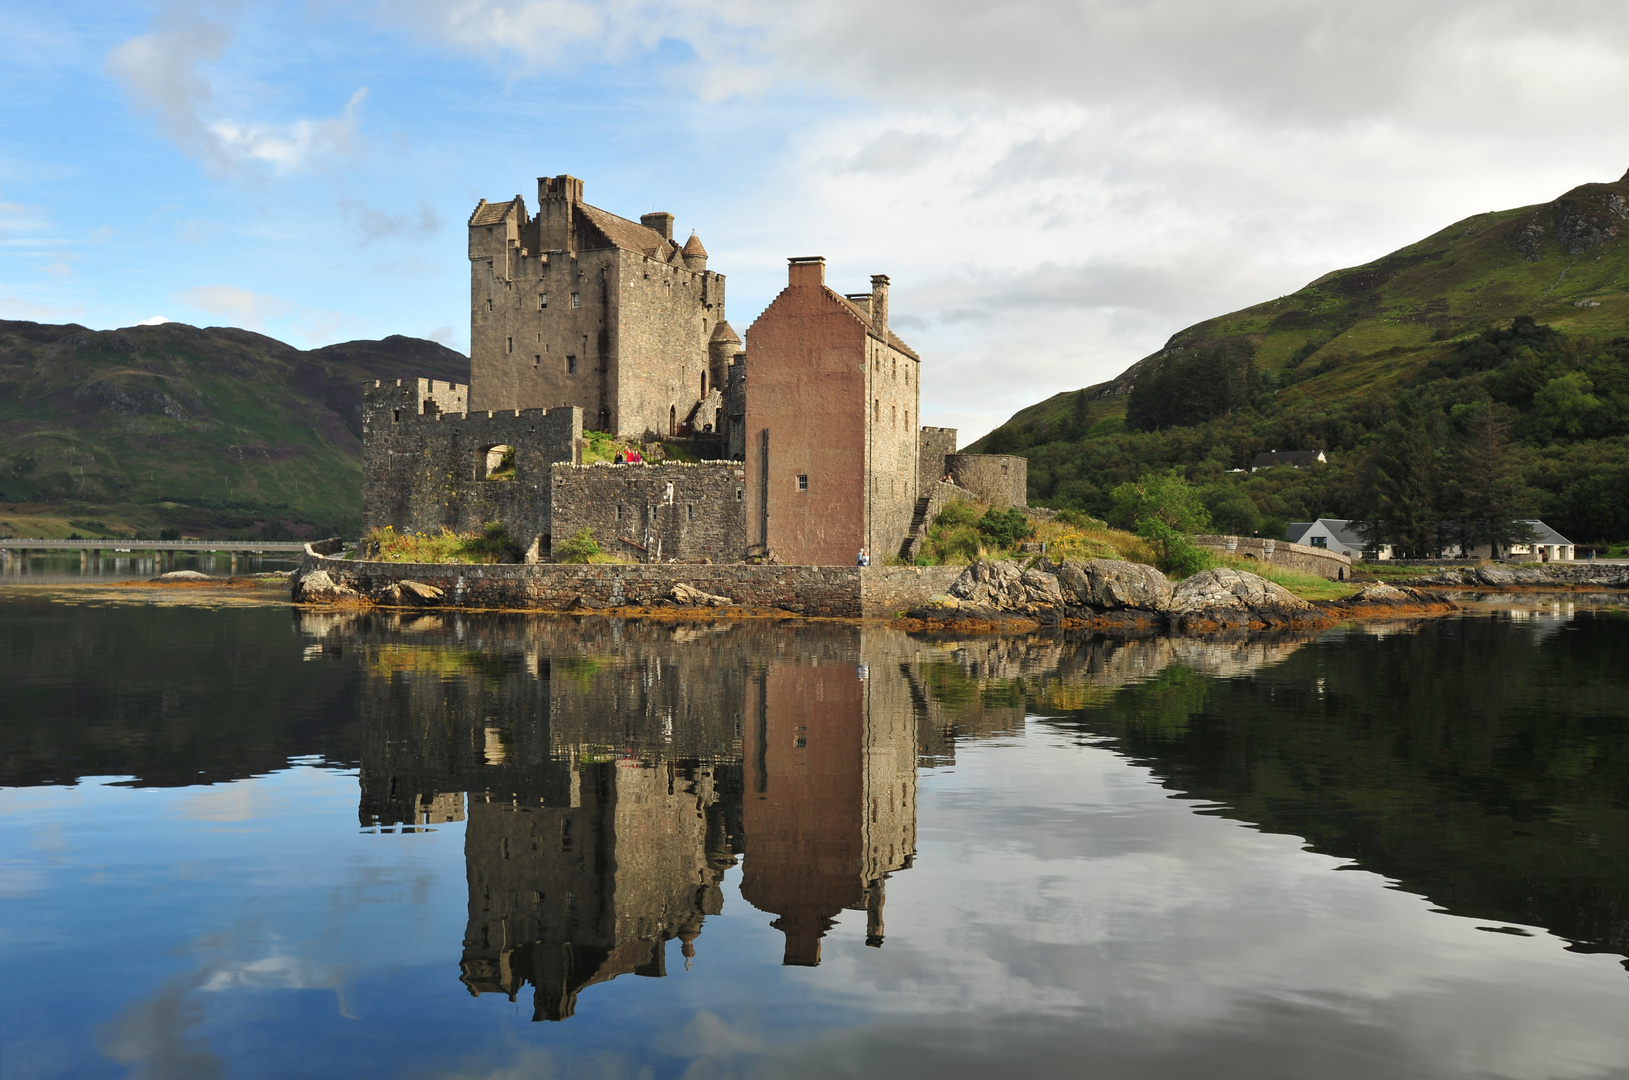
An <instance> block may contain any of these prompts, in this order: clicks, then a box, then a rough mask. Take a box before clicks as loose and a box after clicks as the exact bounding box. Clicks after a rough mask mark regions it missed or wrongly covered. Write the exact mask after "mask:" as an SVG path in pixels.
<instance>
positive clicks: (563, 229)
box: [537, 176, 583, 251]
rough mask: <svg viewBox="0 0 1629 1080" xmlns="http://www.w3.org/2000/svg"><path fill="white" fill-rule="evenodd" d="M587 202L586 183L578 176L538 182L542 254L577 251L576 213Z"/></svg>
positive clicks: (541, 178) (538, 228)
mask: <svg viewBox="0 0 1629 1080" xmlns="http://www.w3.org/2000/svg"><path fill="white" fill-rule="evenodd" d="M582 201H583V182H582V181H581V180H579V179H577V178H576V177H575V176H540V177H538V178H537V247H538V250H539V251H576V250H577V228H576V219H575V210H576V208H577V206H578V204H580V203H581V202H582Z"/></svg>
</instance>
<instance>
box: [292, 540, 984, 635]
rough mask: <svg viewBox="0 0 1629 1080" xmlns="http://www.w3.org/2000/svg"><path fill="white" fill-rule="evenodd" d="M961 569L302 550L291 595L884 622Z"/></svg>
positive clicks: (517, 607)
mask: <svg viewBox="0 0 1629 1080" xmlns="http://www.w3.org/2000/svg"><path fill="white" fill-rule="evenodd" d="M964 569H965V567H960V566H923V567H916V566H864V567H861V566H757V565H750V564H743V563H720V564H705V563H702V564H698V563H688V564H682V563H660V564H658V563H638V564H630V565H621V564H598V565H588V566H582V565H567V564H561V563H541V564H534V565H526V564H522V563H491V564H469V563H394V562H392V563H387V562H367V561H362V560H354V559H337V558H329V557H327V556H325V555H322V554H319V553H318V552H316V551H313V550H309V549H308V552H307V554H306V556H305V557H304V558H303V559H302V560H301V561H300V568H299V569H298V570H297V571H295V574H294V579H293V585H292V587H293V589H294V591H295V596H296V598H298V597H299V595H300V587H301V582H302V581H303V579H304V578H305V577H306V576H308V575H309V574H311V573H313V572H315V571H318V570H322V571H325V572H326V573H327V574H328V576H329V578H331V579H332V580H333V581H334V582H336V583H337V584H340V585H343V586H346V587H348V588H350V589H353V590H355V591H356V592H357V593H358V594H360V595H361V597H362V598H364V599H366V598H367V597H370V596H375V595H378V594H381V593H384V592H386V591H387V590H389V589H390V587H391V586H392V585H395V584H396V583H398V582H402V581H413V582H417V583H419V584H420V585H429V586H432V587H433V588H436V589H439V590H441V592H442V594H443V596H442V598H441V599H440V601H439V602H438V603H436V604H435V605H434V606H445V607H459V608H501V609H509V610H526V611H567V610H572V609H574V608H582V607H590V608H620V607H650V606H654V605H657V604H659V603H661V602H662V601H664V600H665V599H666V598H667V596H668V594H669V593H670V592H672V590H673V587H674V586H675V585H678V584H684V585H689V586H690V587H692V588H695V589H700V590H701V591H702V592H705V593H711V594H713V595H716V596H727V597H729V598H730V599H731V601H733V603H734V606H737V607H744V608H778V609H780V610H782V611H788V612H792V613H794V614H798V615H810V616H832V617H836V618H848V619H861V618H864V619H872V618H892V617H893V616H895V615H897V614H898V613H899V612H901V611H905V610H907V609H909V608H912V607H916V606H919V605H921V604H923V603H926V602H927V600H928V598H929V597H932V596H935V595H937V594H939V593H943V592H944V591H945V590H946V589H948V588H949V587H950V585H951V583H952V582H954V581H955V580H956V578H957V577H958V576H960V574H961V572H962V571H963V570H964Z"/></svg>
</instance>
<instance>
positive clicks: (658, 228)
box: [639, 210, 673, 240]
mask: <svg viewBox="0 0 1629 1080" xmlns="http://www.w3.org/2000/svg"><path fill="white" fill-rule="evenodd" d="M639 224H641V225H643V226H644V227H645V228H647V229H651V230H653V231H655V232H659V233H661V234H662V239H663V240H671V239H673V215H672V214H670V213H668V212H667V211H666V210H658V211H657V212H656V213H654V214H640V215H639Z"/></svg>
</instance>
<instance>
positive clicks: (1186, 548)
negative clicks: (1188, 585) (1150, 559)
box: [1137, 518, 1210, 578]
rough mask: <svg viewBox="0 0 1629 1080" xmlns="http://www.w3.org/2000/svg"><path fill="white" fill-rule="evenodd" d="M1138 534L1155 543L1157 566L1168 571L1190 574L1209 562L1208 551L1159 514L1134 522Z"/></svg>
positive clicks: (1178, 574)
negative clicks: (1159, 516) (1166, 521)
mask: <svg viewBox="0 0 1629 1080" xmlns="http://www.w3.org/2000/svg"><path fill="white" fill-rule="evenodd" d="M1137 535H1138V536H1141V537H1143V538H1145V539H1147V540H1148V541H1150V542H1151V543H1152V544H1153V545H1154V549H1155V552H1156V557H1157V561H1156V562H1155V564H1154V565H1156V566H1158V567H1159V568H1160V569H1161V570H1163V571H1165V572H1166V573H1167V574H1172V575H1175V576H1176V577H1179V578H1185V577H1189V576H1191V575H1193V574H1197V573H1199V571H1201V570H1204V569H1205V568H1206V567H1208V566H1210V555H1209V553H1208V552H1206V551H1205V550H1204V549H1203V548H1201V547H1200V546H1199V545H1197V544H1195V543H1194V542H1193V539H1192V538H1191V537H1189V535H1188V534H1187V533H1185V532H1183V531H1182V530H1180V529H1174V528H1172V527H1171V526H1169V525H1167V524H1166V523H1165V522H1163V521H1161V520H1160V519H1159V518H1145V519H1143V520H1142V521H1140V522H1138V523H1137Z"/></svg>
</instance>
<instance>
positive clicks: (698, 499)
mask: <svg viewBox="0 0 1629 1080" xmlns="http://www.w3.org/2000/svg"><path fill="white" fill-rule="evenodd" d="M551 474H552V477H553V485H552V486H553V491H554V497H553V506H554V514H553V521H554V536H555V543H557V544H558V543H560V542H562V541H564V540H565V539H567V538H568V537H572V536H575V535H576V534H577V533H578V532H579V531H580V530H582V529H587V530H589V532H590V533H591V534H592V535H593V537H594V540H595V541H596V542H597V543H598V544H599V546H600V549H601V550H602V551H608V552H610V553H612V554H614V555H618V556H621V557H623V558H627V559H634V560H637V561H639V562H668V561H672V560H676V561H678V562H682V563H697V562H713V563H723V562H738V561H740V559H741V554H742V552H744V551H746V547H747V517H746V502H745V498H744V496H745V480H744V476H745V473H744V471H743V467H742V465H741V463H740V462H738V461H705V462H701V463H699V464H676V463H674V464H665V465H654V466H653V465H607V464H605V463H604V462H599V463H596V464H593V465H556V466H554V468H553V469H552V470H551Z"/></svg>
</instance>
